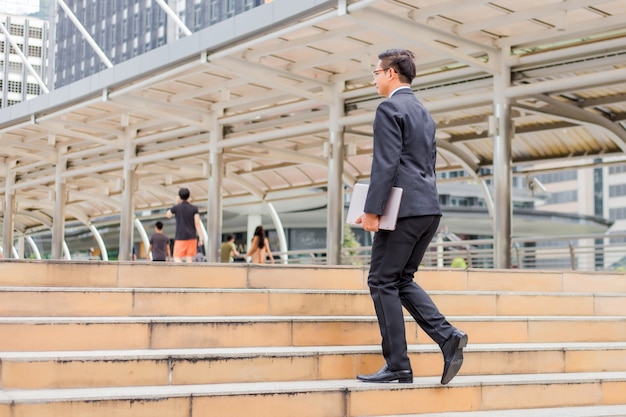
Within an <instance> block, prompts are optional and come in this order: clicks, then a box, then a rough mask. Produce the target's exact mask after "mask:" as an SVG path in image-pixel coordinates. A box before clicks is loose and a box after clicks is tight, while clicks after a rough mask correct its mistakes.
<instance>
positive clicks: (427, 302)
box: [367, 216, 454, 370]
mask: <svg viewBox="0 0 626 417" xmlns="http://www.w3.org/2000/svg"><path fill="white" fill-rule="evenodd" d="M439 220H440V216H417V217H406V218H401V219H398V224H397V226H396V230H394V231H385V230H381V231H379V232H377V233H376V234H375V235H374V242H373V244H372V258H371V264H370V271H369V275H368V279H367V281H368V285H369V287H370V294H371V295H372V300H373V301H374V308H375V309H376V315H377V317H378V325H379V326H380V334H381V336H382V350H383V356H384V358H385V360H386V361H387V365H388V366H389V369H391V370H401V369H411V364H410V362H409V358H408V355H407V346H406V334H405V327H404V312H403V310H402V306H404V308H406V309H407V311H408V312H409V313H410V314H411V316H413V318H414V319H415V321H416V322H417V324H418V325H419V326H420V327H421V328H422V329H423V330H424V332H426V334H428V336H430V338H431V339H433V340H434V341H435V342H436V343H437V344H438V345H439V346H442V345H443V343H444V342H445V341H446V340H447V339H448V337H450V335H451V334H452V332H453V330H454V327H453V326H452V325H451V324H450V323H448V321H447V320H446V318H445V317H444V316H443V315H442V314H441V313H440V312H439V309H438V308H437V306H436V305H435V303H434V302H433V300H432V299H431V298H430V296H429V295H428V294H427V293H426V291H424V290H423V289H422V287H420V286H419V285H417V283H416V282H415V281H413V274H414V273H415V272H416V271H417V268H418V267H419V264H420V262H421V261H422V258H423V257H424V253H426V249H427V248H428V245H429V244H430V242H431V239H432V238H433V236H434V235H435V233H436V232H437V229H438V227H439Z"/></svg>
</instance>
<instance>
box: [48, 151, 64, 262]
mask: <svg viewBox="0 0 626 417" xmlns="http://www.w3.org/2000/svg"><path fill="white" fill-rule="evenodd" d="M66 151H67V150H66V149H59V150H58V156H57V166H56V171H55V178H54V215H53V217H52V248H51V252H52V253H51V258H52V259H63V242H64V241H65V206H66V204H67V180H66V177H65V176H64V174H65V171H66V168H67V161H66V160H65V157H64V154H65V153H66Z"/></svg>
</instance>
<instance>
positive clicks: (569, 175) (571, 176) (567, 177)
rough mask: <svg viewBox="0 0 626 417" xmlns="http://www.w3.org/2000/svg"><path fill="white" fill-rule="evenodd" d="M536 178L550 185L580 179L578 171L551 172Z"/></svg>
mask: <svg viewBox="0 0 626 417" xmlns="http://www.w3.org/2000/svg"><path fill="white" fill-rule="evenodd" d="M535 177H536V178H537V179H538V180H539V181H541V182H542V183H544V184H548V183H551V182H564V181H574V180H577V179H578V171H576V170H572V171H559V172H549V173H545V174H538V175H535Z"/></svg>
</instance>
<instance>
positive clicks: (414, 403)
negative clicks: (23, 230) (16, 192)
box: [0, 260, 626, 417]
mask: <svg viewBox="0 0 626 417" xmlns="http://www.w3.org/2000/svg"><path fill="white" fill-rule="evenodd" d="M366 275H367V271H366V270H365V269H363V268H355V267H332V268H331V267H328V268H326V267H307V266H251V265H219V264H191V265H174V264H165V265H163V264H159V265H154V264H148V263H135V264H133V263H106V262H102V263H101V262H83V263H80V262H71V263H70V262H37V261H30V262H29V261H14V260H3V261H1V262H0V417H51V416H59V417H61V416H63V417H67V416H70V417H71V416H89V417H101V416H102V417H104V416H116V417H120V416H121V417H126V416H129V417H130V416H132V417H137V416H145V417H161V416H162V417H204V416H212V417H231V416H232V417H235V416H237V417H241V416H255V417H266V416H267V417H283V416H284V417H322V416H323V417H342V416H350V417H357V416H373V417H382V416H387V417H391V416H400V415H402V416H405V417H407V416H421V417H434V416H438V417H491V416H493V417H496V416H497V417H521V416H524V417H527V416H536V417H556V416H559V417H601V416H626V276H624V275H621V274H598V273H595V274H592V273H575V272H554V271H522V270H511V271H500V270H469V271H460V270H424V271H420V272H419V273H418V275H417V277H416V280H417V281H418V282H419V283H420V284H421V285H422V286H424V288H426V289H427V290H429V292H430V293H431V294H432V296H433V298H434V299H435V302H436V303H437V304H438V306H439V307H440V309H441V310H442V311H443V312H444V313H445V314H446V316H447V317H448V319H449V320H450V321H451V322H452V323H454V324H455V325H456V326H458V327H459V328H461V329H463V330H464V331H466V332H467V333H468V335H469V338H470V344H469V345H468V347H467V349H466V354H465V363H464V366H463V368H462V370H461V372H460V374H459V375H458V376H457V377H456V378H455V379H454V380H453V381H452V382H451V383H450V384H449V385H446V386H442V385H440V384H439V378H440V374H441V369H442V366H443V360H442V357H441V352H440V351H439V349H438V347H437V346H436V345H434V344H433V343H432V341H431V340H430V339H429V338H428V337H427V336H426V335H425V334H424V333H423V332H422V331H421V330H420V329H419V328H418V327H417V326H416V325H415V323H414V322H413V320H412V319H411V318H410V317H408V315H407V319H406V324H407V337H408V341H409V343H410V344H411V345H410V354H411V361H412V365H413V370H414V374H415V380H414V383H413V384H395V383H394V384H365V383H361V382H359V381H357V380H356V379H355V375H356V374H357V373H368V372H374V371H375V370H376V369H378V368H379V367H380V366H381V365H382V357H381V354H380V346H379V343H380V335H379V332H378V326H377V323H376V318H375V315H374V310H373V307H372V302H371V299H370V297H369V292H368V290H367V284H366Z"/></svg>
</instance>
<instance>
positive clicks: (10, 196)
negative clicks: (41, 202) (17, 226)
mask: <svg viewBox="0 0 626 417" xmlns="http://www.w3.org/2000/svg"><path fill="white" fill-rule="evenodd" d="M13 166H14V164H12V166H11V168H12V167H13ZM14 184H15V172H14V171H13V170H12V169H10V168H9V167H7V176H6V181H5V190H6V191H5V194H4V214H3V216H2V221H3V229H2V230H3V235H2V249H3V251H2V252H3V253H4V257H5V258H11V257H13V229H14V223H13V222H14V219H13V217H14V213H15V190H14V189H13V185H14Z"/></svg>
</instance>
